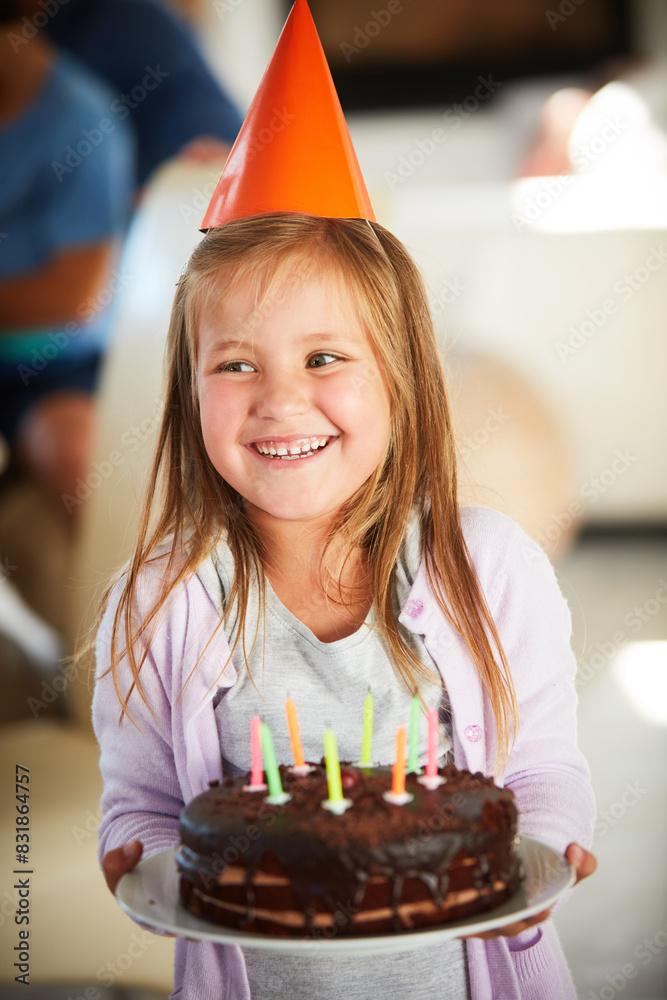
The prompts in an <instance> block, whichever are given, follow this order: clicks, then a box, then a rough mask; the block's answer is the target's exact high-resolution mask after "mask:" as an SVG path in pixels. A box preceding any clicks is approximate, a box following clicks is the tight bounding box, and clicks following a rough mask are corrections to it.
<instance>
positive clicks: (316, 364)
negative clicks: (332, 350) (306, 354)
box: [308, 352, 340, 368]
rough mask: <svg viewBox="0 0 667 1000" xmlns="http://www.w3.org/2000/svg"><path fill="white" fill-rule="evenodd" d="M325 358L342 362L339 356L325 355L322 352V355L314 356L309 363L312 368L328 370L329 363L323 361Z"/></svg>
mask: <svg viewBox="0 0 667 1000" xmlns="http://www.w3.org/2000/svg"><path fill="white" fill-rule="evenodd" d="M323 358H332V359H333V360H334V361H340V358H339V357H338V355H336V354H325V353H323V352H322V353H320V354H313V355H312V357H311V358H310V359H309V362H308V363H309V364H310V365H311V367H312V368H326V366H327V364H328V363H329V362H326V361H323V360H322V359H323Z"/></svg>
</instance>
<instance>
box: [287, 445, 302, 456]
mask: <svg viewBox="0 0 667 1000" xmlns="http://www.w3.org/2000/svg"><path fill="white" fill-rule="evenodd" d="M289 453H290V455H300V454H301V448H299V446H298V444H293V445H292V447H291V448H290V450H289Z"/></svg>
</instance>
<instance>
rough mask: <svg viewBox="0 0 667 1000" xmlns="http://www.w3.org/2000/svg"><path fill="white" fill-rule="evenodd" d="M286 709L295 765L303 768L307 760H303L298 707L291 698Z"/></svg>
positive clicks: (286, 704)
mask: <svg viewBox="0 0 667 1000" xmlns="http://www.w3.org/2000/svg"><path fill="white" fill-rule="evenodd" d="M285 709H286V711H287V725H288V727H289V742H290V746H291V748H292V753H293V754H294V764H295V766H296V767H303V766H304V765H305V763H306V762H305V760H304V759H303V749H302V747H301V736H300V735H299V721H298V719H297V714H296V705H295V704H294V702H293V701H292V699H291V698H288V699H287V701H286V702H285Z"/></svg>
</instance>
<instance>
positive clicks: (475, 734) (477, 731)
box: [465, 726, 482, 743]
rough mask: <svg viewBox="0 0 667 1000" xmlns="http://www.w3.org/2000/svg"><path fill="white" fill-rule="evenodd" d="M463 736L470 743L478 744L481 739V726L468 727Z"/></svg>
mask: <svg viewBox="0 0 667 1000" xmlns="http://www.w3.org/2000/svg"><path fill="white" fill-rule="evenodd" d="M465 736H466V739H467V740H468V741H469V742H470V743H479V741H480V740H481V738H482V729H481V726H468V728H467V729H466V731H465Z"/></svg>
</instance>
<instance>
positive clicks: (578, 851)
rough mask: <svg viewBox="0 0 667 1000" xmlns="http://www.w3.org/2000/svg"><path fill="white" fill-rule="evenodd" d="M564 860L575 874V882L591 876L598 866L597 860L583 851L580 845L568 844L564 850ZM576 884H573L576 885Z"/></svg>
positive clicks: (588, 852)
mask: <svg viewBox="0 0 667 1000" xmlns="http://www.w3.org/2000/svg"><path fill="white" fill-rule="evenodd" d="M565 858H566V860H567V861H569V863H570V864H571V865H572V867H573V868H574V869H575V870H576V873H577V882H581V880H582V879H583V878H588V876H589V875H592V874H593V872H594V871H595V869H596V868H597V866H598V863H597V859H596V857H595V855H594V854H591V853H590V851H586V850H584V848H583V847H582V846H581V844H568V846H567V848H566V850H565ZM577 882H575V883H574V884H575V885H576V884H577Z"/></svg>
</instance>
